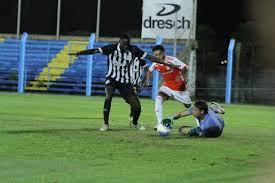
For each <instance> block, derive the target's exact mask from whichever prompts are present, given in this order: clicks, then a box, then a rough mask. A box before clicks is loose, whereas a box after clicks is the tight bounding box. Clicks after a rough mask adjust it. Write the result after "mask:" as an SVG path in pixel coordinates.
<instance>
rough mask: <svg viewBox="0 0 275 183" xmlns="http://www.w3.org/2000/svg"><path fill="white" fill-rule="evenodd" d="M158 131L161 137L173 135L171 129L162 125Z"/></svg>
mask: <svg viewBox="0 0 275 183" xmlns="http://www.w3.org/2000/svg"><path fill="white" fill-rule="evenodd" d="M157 131H158V133H159V135H160V136H169V135H170V134H171V128H167V127H166V126H163V125H162V124H160V125H158V128H157Z"/></svg>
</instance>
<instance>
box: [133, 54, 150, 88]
mask: <svg viewBox="0 0 275 183" xmlns="http://www.w3.org/2000/svg"><path fill="white" fill-rule="evenodd" d="M145 67H147V64H146V61H145V60H142V59H139V58H137V57H136V58H135V59H134V60H133V63H132V64H131V66H130V68H131V72H130V75H131V83H132V84H133V85H134V86H136V85H140V83H141V79H142V78H141V77H142V74H143V71H144V68H145Z"/></svg>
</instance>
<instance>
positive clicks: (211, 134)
mask: <svg viewBox="0 0 275 183" xmlns="http://www.w3.org/2000/svg"><path fill="white" fill-rule="evenodd" d="M222 131H223V129H221V128H219V127H217V126H213V127H210V128H208V129H206V130H205V132H204V134H203V136H205V137H207V138H217V137H219V136H221V134H222Z"/></svg>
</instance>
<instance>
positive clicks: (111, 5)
mask: <svg viewBox="0 0 275 183" xmlns="http://www.w3.org/2000/svg"><path fill="white" fill-rule="evenodd" d="M56 8H57V0H47V1H44V0H22V19H21V20H22V22H21V32H23V31H26V32H29V33H35V34H46V35H54V34H55V31H56V14H57V13H56ZM96 10H97V0H78V1H75V0H63V1H62V10H61V30H60V31H61V35H89V33H90V32H95V29H96ZM141 10H142V0H116V1H112V0H102V1H101V24H100V30H101V31H100V34H101V36H119V35H120V34H121V32H128V33H130V34H132V35H133V36H134V37H139V36H140V31H141V20H142V11H141ZM0 15H1V16H0V18H1V21H0V33H16V20H17V0H9V1H3V2H2V4H1V7H0ZM248 19H249V17H247V16H246V15H245V9H244V0H230V1H227V0H226V1H222V0H198V14H197V25H198V26H200V25H202V24H204V25H208V27H211V29H213V30H214V31H215V32H216V36H217V38H218V39H219V38H224V37H227V36H229V35H230V34H232V32H236V31H238V27H239V24H240V23H243V22H246V21H247V20H248Z"/></svg>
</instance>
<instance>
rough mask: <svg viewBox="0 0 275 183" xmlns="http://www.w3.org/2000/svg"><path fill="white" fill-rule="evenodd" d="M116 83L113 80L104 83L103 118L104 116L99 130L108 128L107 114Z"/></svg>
mask: <svg viewBox="0 0 275 183" xmlns="http://www.w3.org/2000/svg"><path fill="white" fill-rule="evenodd" d="M115 88H116V85H115V83H114V82H112V81H110V83H108V84H106V86H105V92H106V96H105V101H104V108H103V118H104V126H103V127H102V128H101V129H100V130H101V131H105V130H108V129H109V115H110V110H111V103H112V98H113V95H114V91H115Z"/></svg>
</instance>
